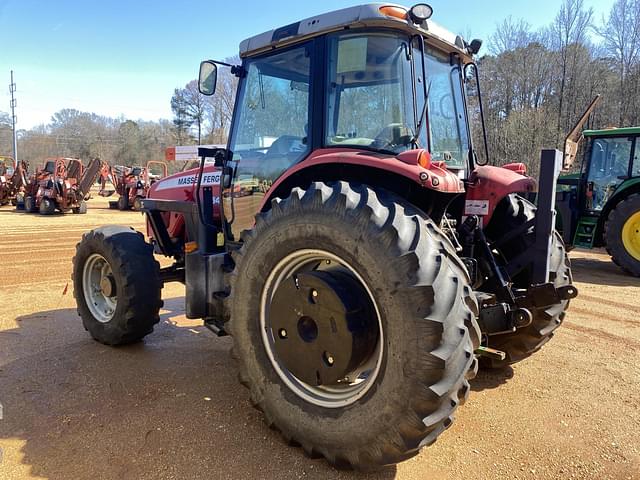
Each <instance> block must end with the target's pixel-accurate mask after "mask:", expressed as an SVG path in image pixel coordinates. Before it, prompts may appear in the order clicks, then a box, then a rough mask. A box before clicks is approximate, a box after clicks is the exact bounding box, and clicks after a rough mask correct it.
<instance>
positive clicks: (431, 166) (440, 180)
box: [260, 148, 465, 211]
mask: <svg viewBox="0 0 640 480" xmlns="http://www.w3.org/2000/svg"><path fill="white" fill-rule="evenodd" d="M322 165H334V166H335V165H357V166H358V167H360V168H362V169H368V168H369V169H376V170H382V171H386V172H389V173H390V174H394V175H400V176H402V177H405V178H407V179H409V180H410V181H412V182H414V183H416V184H418V185H420V186H422V187H424V188H427V189H430V190H434V191H437V192H441V193H464V191H465V189H464V184H463V183H462V180H460V179H459V178H458V176H457V175H456V174H455V173H453V172H451V171H449V170H447V168H446V164H444V162H431V158H430V155H429V152H427V151H426V150H423V149H416V150H408V151H406V152H403V153H401V154H399V155H397V156H395V157H394V156H393V155H388V154H381V153H376V152H371V151H368V150H355V149H352V148H324V149H319V150H316V151H314V152H313V153H311V155H309V156H308V157H307V158H305V159H304V160H303V161H301V162H300V163H298V164H297V165H295V166H293V167H291V168H290V169H288V170H287V171H285V172H284V173H283V174H282V175H281V176H280V177H279V178H278V179H277V180H276V181H275V182H274V183H273V185H271V187H270V188H269V191H268V192H267V194H266V195H265V196H264V199H263V200H262V203H261V204H260V211H262V210H264V209H265V207H266V206H268V205H269V204H270V202H271V200H272V198H274V197H275V196H278V195H274V193H275V192H277V191H278V187H280V186H281V185H282V184H283V183H285V182H286V181H287V180H288V179H290V178H291V177H293V176H294V175H296V174H298V173H300V172H302V171H303V170H305V169H309V168H311V167H317V166H322Z"/></svg>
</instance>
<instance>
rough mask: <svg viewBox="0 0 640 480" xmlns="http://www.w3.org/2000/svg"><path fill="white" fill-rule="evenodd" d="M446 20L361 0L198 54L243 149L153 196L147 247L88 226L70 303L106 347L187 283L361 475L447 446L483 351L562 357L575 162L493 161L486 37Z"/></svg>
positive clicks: (243, 374) (294, 412) (173, 180)
mask: <svg viewBox="0 0 640 480" xmlns="http://www.w3.org/2000/svg"><path fill="white" fill-rule="evenodd" d="M431 13H432V11H431V8H430V7H429V6H428V5H425V4H418V5H415V6H414V7H412V8H410V9H409V8H404V7H400V6H388V5H383V6H381V5H379V4H368V5H361V6H357V7H350V8H346V9H342V10H338V11H334V12H330V13H326V14H324V15H319V16H316V17H312V18H308V19H305V20H302V21H300V22H296V23H293V24H290V25H287V26H284V27H282V28H278V29H275V30H272V31H270V32H266V33H263V34H260V35H257V36H254V37H251V38H249V39H247V40H245V41H243V42H242V43H241V44H240V58H241V64H240V65H229V64H226V63H224V62H215V61H211V60H207V61H204V62H202V64H201V65H200V79H199V85H200V91H201V93H203V94H205V95H212V94H214V91H215V86H216V79H217V69H218V68H229V69H230V73H231V74H232V75H235V76H236V77H237V78H238V93H237V96H236V102H235V109H234V115H233V121H232V122H231V125H232V126H231V131H230V133H229V142H228V145H227V147H226V148H216V149H211V148H201V149H200V152H199V153H200V156H201V158H202V160H201V163H200V167H199V168H196V169H192V170H189V171H184V172H180V173H176V174H174V175H170V176H168V177H166V178H164V179H162V180H159V181H157V182H155V183H154V184H153V185H152V186H151V187H150V190H149V194H148V198H146V199H144V200H142V202H141V203H142V211H143V212H145V214H146V218H147V223H148V234H149V238H150V240H149V241H148V240H146V239H145V236H144V235H143V234H142V233H141V232H136V231H134V230H133V229H131V228H130V227H126V226H123V227H119V226H105V227H101V228H98V229H95V230H92V231H90V232H88V233H86V234H85V235H84V236H83V238H82V241H81V242H80V243H79V244H78V245H77V248H76V255H75V257H74V264H73V265H74V273H73V281H74V295H75V298H76V303H77V307H78V312H79V314H80V317H81V318H82V322H83V325H84V327H85V328H86V329H87V330H88V331H89V333H90V334H91V336H92V337H93V338H94V339H96V340H97V341H99V342H102V343H104V344H108V345H120V344H125V343H130V342H135V341H139V340H141V339H142V338H143V337H145V336H146V335H147V334H149V333H151V332H152V330H153V328H154V325H155V324H156V323H158V321H159V311H160V308H161V306H162V296H161V294H162V286H163V284H164V283H166V282H172V281H178V282H182V283H184V284H185V311H186V316H187V317H188V318H197V319H203V321H204V324H205V325H206V326H207V327H208V328H210V329H211V330H212V331H214V332H215V333H217V334H218V335H226V334H230V335H231V336H232V338H233V345H234V346H233V350H232V351H233V357H234V358H235V359H236V360H237V362H238V366H239V378H240V381H241V383H242V384H243V385H245V386H246V387H247V388H248V389H249V390H250V398H251V401H252V403H253V404H254V405H255V406H256V407H257V408H258V409H260V410H262V411H263V412H264V416H265V418H266V420H267V422H268V424H269V425H270V426H272V427H273V428H276V429H278V430H280V431H281V432H282V434H283V436H284V438H285V439H286V440H287V441H288V442H289V443H291V444H295V445H300V446H302V448H304V450H305V451H306V452H307V453H308V454H309V455H321V456H324V457H325V458H326V459H327V460H328V461H329V462H331V463H334V464H337V465H346V466H351V467H353V468H357V469H364V470H369V469H375V468H380V467H382V466H383V465H388V464H393V463H396V462H400V461H402V460H405V459H407V458H410V457H412V456H413V455H415V454H416V453H418V451H419V450H420V449H421V448H422V447H423V446H426V445H430V444H432V443H433V442H434V441H435V440H436V439H437V437H438V436H439V435H440V434H441V433H442V432H444V431H445V430H446V429H447V428H449V427H450V426H451V424H452V420H453V415H454V412H455V411H456V409H457V408H458V407H459V406H460V405H462V404H463V403H464V402H465V400H466V399H467V397H468V395H469V392H470V390H471V388H470V385H469V380H470V379H472V378H473V377H474V376H475V375H476V372H477V368H478V365H479V363H481V362H480V361H482V363H484V364H485V365H486V367H487V368H491V367H504V366H506V365H509V364H512V363H515V362H519V361H521V360H524V359H526V358H527V357H529V356H530V355H532V354H534V353H535V352H537V351H538V350H539V349H540V348H541V347H542V346H543V345H545V344H546V343H547V341H548V340H549V339H551V337H552V336H553V333H554V331H555V330H556V329H557V328H558V327H559V326H560V325H561V324H562V322H563V319H564V318H565V311H566V310H567V307H568V305H569V300H570V299H571V298H574V297H575V296H576V295H577V289H576V287H575V286H574V285H573V283H572V277H571V268H570V265H569V261H568V258H567V256H566V253H565V248H564V245H563V243H562V239H561V238H560V236H559V235H558V234H557V233H556V232H555V230H554V217H555V209H554V199H555V185H556V179H557V176H558V174H559V171H560V167H561V164H562V153H561V152H558V151H555V150H544V151H543V152H542V155H541V165H540V177H539V181H538V182H536V180H535V179H533V178H531V177H528V176H526V175H525V174H524V173H525V172H524V169H523V168H522V167H523V166H522V165H510V166H507V168H501V167H495V166H490V165H485V164H480V163H478V161H477V159H478V158H479V156H478V155H476V146H475V145H474V144H473V141H472V138H473V137H472V135H471V132H470V122H469V120H468V119H469V115H470V107H468V105H470V104H469V103H468V95H476V96H478V97H479V94H480V91H479V89H478V88H476V86H475V83H474V84H473V85H472V86H469V85H468V81H469V79H476V80H477V67H476V64H475V59H474V58H475V55H476V54H477V53H478V50H479V48H480V45H481V42H480V41H479V40H473V41H471V42H466V41H465V40H464V39H463V38H461V37H460V36H456V35H454V34H451V33H450V32H448V31H446V30H445V29H443V28H442V27H440V26H438V25H437V24H435V23H434V22H433V21H432V20H431V19H430V17H431ZM477 100H478V103H479V105H480V106H481V105H482V101H481V99H480V98H477ZM481 112H482V110H481V108H480V115H479V117H480V118H482V114H481ZM474 113H475V111H474ZM485 138H486V137H485ZM481 147H484V148H483V150H484V156H486V158H487V159H489V158H490V155H489V152H488V148H487V146H486V141H485V142H484V145H481ZM207 159H212V160H213V163H207V162H206V160H207ZM534 191H537V192H538V193H537V205H534V204H532V203H530V202H529V201H528V200H527V199H526V197H527V196H528V195H529V194H530V193H532V192H534ZM154 253H155V254H160V255H164V256H166V257H169V258H172V259H173V263H172V264H171V265H169V266H166V267H162V268H161V267H160V265H159V263H158V262H157V261H156V260H155V258H154ZM541 365H542V363H541ZM556 367H557V366H553V365H549V366H548V368H556ZM212 381H214V380H212ZM220 408H224V406H222V405H221V406H220Z"/></svg>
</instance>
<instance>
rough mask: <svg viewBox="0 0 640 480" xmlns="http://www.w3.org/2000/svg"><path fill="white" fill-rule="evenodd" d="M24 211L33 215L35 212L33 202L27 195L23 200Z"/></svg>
mask: <svg viewBox="0 0 640 480" xmlns="http://www.w3.org/2000/svg"><path fill="white" fill-rule="evenodd" d="M24 211H25V212H27V213H33V212H35V211H36V206H35V201H34V198H33V197H32V196H31V195H27V196H26V197H25V198H24Z"/></svg>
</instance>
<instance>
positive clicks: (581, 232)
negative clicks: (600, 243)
mask: <svg viewBox="0 0 640 480" xmlns="http://www.w3.org/2000/svg"><path fill="white" fill-rule="evenodd" d="M597 226H598V219H597V218H595V217H581V218H580V220H578V227H577V228H576V234H575V236H574V238H573V244H574V245H575V246H576V247H585V248H593V242H594V240H595V236H596V228H597Z"/></svg>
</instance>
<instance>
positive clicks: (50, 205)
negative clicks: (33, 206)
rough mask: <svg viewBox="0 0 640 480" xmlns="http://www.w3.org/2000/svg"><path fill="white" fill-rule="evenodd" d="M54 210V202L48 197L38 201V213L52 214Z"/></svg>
mask: <svg viewBox="0 0 640 480" xmlns="http://www.w3.org/2000/svg"><path fill="white" fill-rule="evenodd" d="M55 211H56V202H54V201H53V200H51V199H49V198H43V199H42V200H41V201H40V215H53V214H54V213H55Z"/></svg>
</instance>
